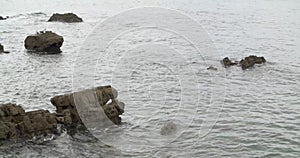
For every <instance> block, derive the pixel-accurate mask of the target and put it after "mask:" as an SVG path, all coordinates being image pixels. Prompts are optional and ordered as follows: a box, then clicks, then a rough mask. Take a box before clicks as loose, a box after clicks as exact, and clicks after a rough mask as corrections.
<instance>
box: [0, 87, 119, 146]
mask: <svg viewBox="0 0 300 158" xmlns="http://www.w3.org/2000/svg"><path fill="white" fill-rule="evenodd" d="M90 92H91V93H90ZM91 94H94V95H95V96H96V97H91V98H96V100H94V101H93V102H92V103H97V104H96V106H94V107H92V108H91V109H90V110H89V111H87V113H84V115H86V116H85V117H84V118H86V117H90V118H89V120H91V119H93V118H97V116H101V117H100V118H101V119H100V121H103V122H104V121H109V122H111V124H120V123H121V118H120V117H119V115H121V114H123V113H124V103H122V102H119V101H118V100H117V99H116V98H117V96H118V92H117V91H116V90H115V89H114V88H112V87H111V86H101V87H96V88H94V89H87V90H83V91H79V92H75V93H71V94H66V95H60V96H55V97H53V98H52V99H51V103H52V104H53V105H54V106H55V107H56V112H57V113H50V112H49V111H48V110H36V111H29V112H25V110H24V109H23V108H22V107H21V106H19V105H16V104H11V103H8V104H1V105H0V140H7V139H13V140H15V139H30V138H33V137H34V136H37V137H39V136H44V135H48V134H56V133H57V132H58V128H57V127H58V124H61V125H64V126H65V127H69V125H80V124H82V120H81V118H80V117H79V114H78V112H77V108H81V107H83V108H88V109H89V108H90V107H91V105H90V104H89V103H91V102H89V98H86V97H90V96H91ZM76 100H77V102H76ZM75 102H76V104H75ZM78 104H79V105H80V106H79V107H76V105H78ZM101 111H102V113H101ZM81 116H82V115H81ZM96 121H97V122H95V123H97V124H101V123H102V122H99V119H96Z"/></svg>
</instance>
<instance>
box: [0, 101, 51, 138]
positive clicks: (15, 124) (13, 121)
mask: <svg viewBox="0 0 300 158" xmlns="http://www.w3.org/2000/svg"><path fill="white" fill-rule="evenodd" d="M0 111H1V112H0V113H1V115H0V130H1V131H0V139H27V138H32V137H33V136H37V135H45V134H51V133H55V132H56V130H57V122H56V119H55V114H52V113H50V112H49V111H48V110H37V111H30V112H25V110H24V109H23V108H22V107H21V106H19V105H16V104H11V103H8V104H2V105H0Z"/></svg>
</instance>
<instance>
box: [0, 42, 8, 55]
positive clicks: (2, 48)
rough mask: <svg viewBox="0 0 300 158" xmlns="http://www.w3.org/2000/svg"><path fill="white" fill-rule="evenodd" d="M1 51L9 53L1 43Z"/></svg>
mask: <svg viewBox="0 0 300 158" xmlns="http://www.w3.org/2000/svg"><path fill="white" fill-rule="evenodd" d="M0 53H9V52H8V51H4V46H3V45H2V44H0Z"/></svg>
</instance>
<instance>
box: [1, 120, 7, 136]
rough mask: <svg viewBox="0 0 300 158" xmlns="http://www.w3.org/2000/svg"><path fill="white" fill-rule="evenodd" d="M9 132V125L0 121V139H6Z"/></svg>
mask: <svg viewBox="0 0 300 158" xmlns="http://www.w3.org/2000/svg"><path fill="white" fill-rule="evenodd" d="M8 133H9V127H8V126H7V125H6V124H5V123H3V122H2V121H0V140H3V139H7V138H8Z"/></svg>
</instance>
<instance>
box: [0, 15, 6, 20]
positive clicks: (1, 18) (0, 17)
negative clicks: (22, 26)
mask: <svg viewBox="0 0 300 158" xmlns="http://www.w3.org/2000/svg"><path fill="white" fill-rule="evenodd" d="M7 18H8V16H6V17H5V18H4V17H2V16H0V20H6V19H7Z"/></svg>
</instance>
